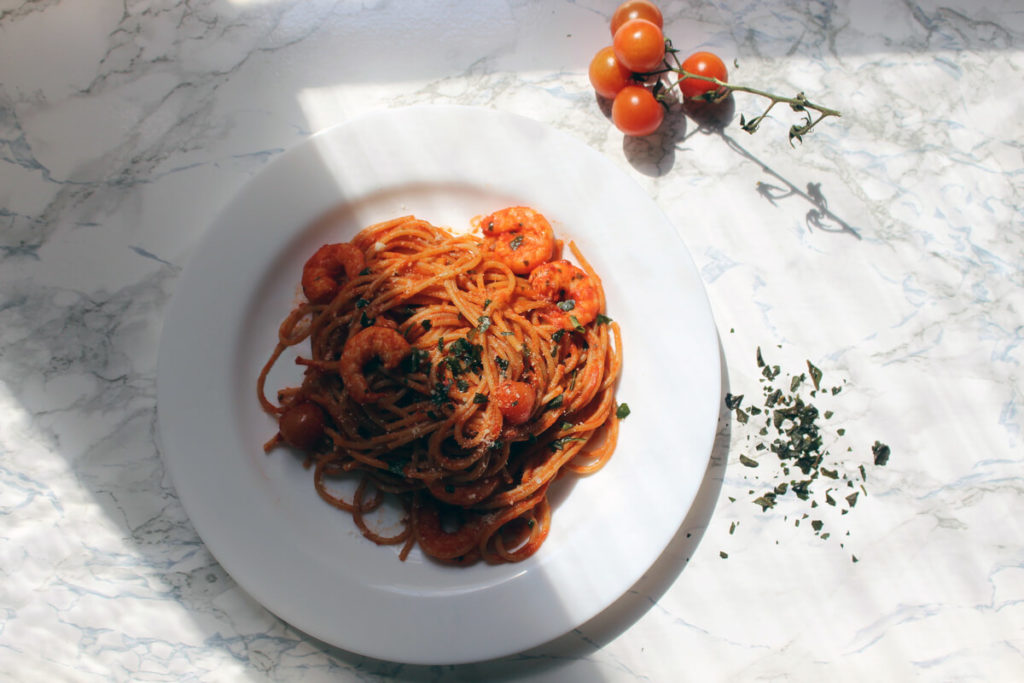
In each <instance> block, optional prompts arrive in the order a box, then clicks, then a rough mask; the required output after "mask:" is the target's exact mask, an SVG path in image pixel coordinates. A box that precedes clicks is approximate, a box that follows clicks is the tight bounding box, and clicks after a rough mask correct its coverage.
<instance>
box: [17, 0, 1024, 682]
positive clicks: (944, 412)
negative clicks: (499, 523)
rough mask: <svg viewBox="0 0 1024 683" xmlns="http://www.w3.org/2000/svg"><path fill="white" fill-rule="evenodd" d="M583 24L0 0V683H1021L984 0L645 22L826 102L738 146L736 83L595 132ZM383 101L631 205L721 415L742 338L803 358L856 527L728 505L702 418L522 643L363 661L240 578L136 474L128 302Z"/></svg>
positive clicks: (1016, 522) (726, 474)
mask: <svg viewBox="0 0 1024 683" xmlns="http://www.w3.org/2000/svg"><path fill="white" fill-rule="evenodd" d="M614 4H615V3H614V2H608V1H599V0H576V1H561V0H560V1H557V2H547V1H543V2H542V1H541V0H494V1H489V2H470V1H469V0H457V1H455V2H448V3H436V2H427V1H426V0H414V1H411V2H397V0H392V1H389V0H378V1H374V0H366V1H363V2H346V1H340V0H332V1H326V0H306V1H303V2H290V1H286V0H122V1H118V2H115V1H113V0H90V1H89V2H81V1H78V2H74V1H71V0H35V1H29V2H22V1H20V0H0V579H2V580H0V678H4V679H8V680H47V681H52V680H75V681H90V680H134V681H156V680H179V679H187V680H201V681H225V680H239V681H242V680H244V681H263V680H303V681H319V680H323V681H328V680H330V681H334V680H367V681H374V680H385V679H390V678H398V679H404V680H438V681H447V680H495V679H518V678H523V679H529V680H559V681H565V680H579V681H584V680H585V681H620V680H621V681H632V680H652V681H665V680H702V681H704V680H760V679H771V680H874V679H883V680H938V681H950V680H990V681H992V680H1007V681H1009V680H1020V678H1021V677H1022V676H1024V523H1022V522H1021V520H1022V519H1024V478H1022V473H1021V465H1022V461H1024V449H1022V437H1024V435H1022V425H1024V414H1022V411H1024V403H1022V400H1024V397H1022V390H1021V387H1022V381H1021V369H1020V368H1021V362H1022V361H1024V350H1022V344H1021V342H1022V339H1024V274H1022V269H1021V267H1022V263H1024V209H1022V207H1024V148H1022V140H1024V123H1022V120H1021V112H1022V111H1024V94H1022V93H1024V89H1022V87H1021V84H1022V78H1021V75H1022V72H1024V11H1022V7H1021V6H1020V3H1019V2H1014V1H1012V0H980V1H979V2H975V1H973V0H971V1H968V0H949V1H948V2H915V1H913V0H900V1H898V2H883V1H882V0H864V1H862V2H852V1H845V2H844V1H841V0H839V1H831V0H800V1H798V0H769V1H767V2H765V1H755V0H719V1H716V2H707V3H703V2H697V1H696V0H673V1H671V2H663V3H661V5H662V9H663V11H664V14H665V24H666V33H667V35H668V36H669V37H670V38H671V39H672V40H673V42H674V44H675V45H676V46H677V47H679V48H680V49H681V50H683V51H684V52H686V51H689V50H692V49H697V48H704V49H710V50H713V51H715V52H717V53H719V54H721V55H723V57H724V58H725V59H726V61H727V63H729V64H730V67H731V69H732V80H733V81H734V82H739V83H747V84H751V85H760V86H763V87H766V88H768V89H772V90H776V91H779V92H781V93H782V94H793V93H795V92H797V91H801V90H802V91H804V92H806V93H807V95H808V97H811V99H813V100H817V101H821V102H822V103H825V104H828V105H832V106H835V107H837V108H839V109H841V110H842V112H843V117H842V118H841V119H838V120H829V121H826V122H824V123H823V124H822V125H821V126H820V127H818V128H816V129H815V130H814V131H813V132H812V133H811V134H810V135H808V136H807V138H806V139H805V141H804V143H803V144H802V145H798V146H796V147H795V148H791V147H790V145H789V144H788V143H787V141H786V131H787V130H788V128H789V126H790V125H791V124H792V123H794V122H795V120H794V119H793V116H794V114H793V112H789V111H785V110H784V109H779V110H777V111H775V112H773V116H772V117H771V118H770V119H768V120H766V121H765V123H764V124H763V126H762V129H761V130H760V131H759V132H758V133H757V134H755V135H747V134H746V133H745V132H743V131H741V130H740V129H739V126H738V118H739V116H740V115H741V114H743V115H744V116H745V117H746V118H750V117H751V116H753V115H756V114H757V113H759V111H760V104H761V103H760V101H759V100H757V99H756V98H754V97H753V96H748V95H743V94H740V93H737V94H735V95H734V97H733V102H732V106H733V107H734V110H733V111H732V116H731V118H730V117H729V116H725V117H724V119H723V117H722V116H721V115H720V116H719V119H718V120H711V121H709V120H704V119H701V120H700V121H698V120H697V119H695V118H693V117H687V116H684V115H683V113H682V112H680V111H679V109H678V107H676V108H674V109H673V110H672V111H671V112H670V113H669V116H668V120H667V123H666V125H665V126H664V127H663V129H662V130H661V131H660V132H659V133H658V134H656V135H654V136H652V137H650V138H644V139H626V140H624V139H623V137H622V136H621V135H620V134H619V133H617V132H616V131H615V129H614V128H613V127H612V126H611V125H610V123H609V121H608V119H607V106H606V105H603V104H602V103H601V102H599V101H597V100H596V99H595V97H594V95H593V93H592V90H591V89H590V86H589V83H588V80H587V73H586V69H587V64H588V63H589V61H590V58H591V56H592V55H593V54H594V53H595V52H596V51H597V50H598V49H599V48H600V47H603V46H604V45H606V44H608V43H609V35H608V30H607V21H608V18H609V17H610V15H611V12H612V10H613V9H614ZM419 103H459V104H469V105H477V106H482V107H489V108H493V109H500V110H505V111H511V112H515V113H519V114H522V115H525V116H529V117H532V118H535V119H537V120H540V121H543V122H545V123H547V124H549V125H551V126H553V127H555V128H558V129H560V130H563V131H565V132H567V133H569V134H571V135H574V136H576V137H577V138H579V139H581V140H583V141H584V142H586V143H587V144H589V145H591V146H592V147H594V148H596V149H597V150H599V151H600V152H601V153H603V154H604V155H605V156H607V157H608V158H609V159H610V160H611V161H613V162H614V163H616V164H618V165H619V166H621V167H622V168H623V169H624V170H625V171H626V172H627V173H629V174H630V175H631V176H633V177H634V178H635V179H636V180H637V181H638V182H639V183H641V185H642V186H643V187H644V189H645V190H647V191H648V193H649V194H650V196H651V197H652V198H653V199H654V201H656V202H657V204H658V205H659V206H660V207H661V208H662V209H663V210H664V211H665V213H666V214H667V215H668V216H669V217H670V218H671V219H672V221H673V222H674V223H675V225H676V227H677V229H678V232H679V235H680V237H681V238H682V239H683V240H684V242H685V243H686V244H687V246H688V248H689V250H690V252H691V253H692V254H693V257H694V260H695V262H696V264H697V266H698V268H699V270H700V273H701V276H702V278H703V280H704V283H705V285H706V287H707V292H708V296H709V298H710V301H711V304H712V308H713V311H714V315H715V318H716V321H717V325H718V328H719V333H720V336H721V347H722V358H723V362H724V379H725V383H726V388H727V389H728V390H729V391H730V392H731V393H732V394H734V395H739V394H743V395H744V396H745V403H744V404H743V405H742V408H749V407H750V406H752V405H753V406H758V405H761V404H762V403H763V399H762V395H763V386H764V383H763V382H762V381H761V380H762V379H764V377H763V375H762V368H761V367H759V366H758V364H757V362H756V350H757V349H758V348H759V347H760V349H761V350H762V354H763V358H764V360H765V362H766V363H767V365H768V367H769V369H771V367H772V366H773V365H778V366H779V371H780V376H781V378H782V379H787V380H788V378H789V377H791V376H792V375H793V374H798V373H802V372H806V368H807V366H806V362H807V361H808V360H811V361H812V362H813V364H814V365H815V366H816V367H818V368H820V369H821V371H822V384H823V386H824V387H826V388H828V387H833V386H835V387H839V388H841V391H839V392H838V393H836V394H832V393H831V392H828V391H823V392H822V393H821V394H820V398H819V402H820V403H821V407H822V408H823V409H828V410H830V411H832V412H831V413H830V414H831V417H830V418H829V419H828V420H825V418H824V417H822V418H821V420H822V424H824V425H826V426H827V429H826V430H825V431H826V432H827V438H828V439H829V444H830V450H831V452H832V453H833V454H834V455H835V459H836V463H837V464H836V468H837V471H838V474H839V475H841V476H840V478H839V479H837V482H838V483H837V488H838V487H841V486H847V484H845V483H844V482H843V479H842V478H841V477H843V476H845V477H847V478H848V480H849V481H854V480H855V481H856V482H857V486H860V485H861V484H863V485H864V488H863V489H856V490H860V491H862V493H861V495H860V497H859V498H858V499H857V502H856V505H855V506H854V507H849V505H848V503H846V502H845V496H846V495H848V492H847V490H846V489H842V490H841V491H840V490H837V492H836V494H835V496H830V497H833V498H835V497H838V496H840V495H841V496H843V498H840V499H839V503H838V504H837V505H829V504H828V503H827V501H826V500H825V499H824V498H823V497H822V495H823V494H822V493H820V491H819V493H816V494H815V495H816V498H815V499H814V501H813V502H819V499H820V505H818V506H817V507H811V502H812V501H811V500H807V501H801V500H799V499H797V498H795V497H792V496H790V497H788V498H786V497H780V498H779V500H778V503H777V504H776V505H775V507H771V508H767V509H765V510H762V508H761V506H759V505H757V504H754V503H753V502H752V501H751V497H752V496H751V494H750V491H760V490H761V487H763V486H764V485H765V483H766V482H768V481H769V480H770V477H771V476H772V475H771V474H770V473H769V472H768V471H767V466H766V467H765V468H761V467H759V468H752V467H748V466H747V465H745V464H744V462H743V461H742V460H741V456H742V457H743V458H750V457H753V456H756V455H757V452H755V449H756V444H757V443H758V442H759V439H758V432H757V429H758V427H759V426H760V423H759V422H757V421H756V420H754V419H753V418H751V419H750V420H748V421H747V422H746V423H743V422H741V421H740V420H739V419H738V418H737V416H736V415H735V414H734V413H730V412H729V411H727V410H725V409H723V413H722V417H721V420H720V423H719V432H718V439H717V441H716V445H715V449H714V452H713V454H712V459H711V466H710V468H709V469H708V472H707V473H706V476H705V481H704V484H703V486H702V489H701V493H700V496H699V498H698V500H697V503H696V504H695V506H694V508H693V510H692V511H691V513H690V515H689V517H688V518H687V520H686V522H685V523H684V524H683V526H682V527H681V528H680V532H679V534H677V537H676V539H675V540H674V541H673V542H672V544H671V545H670V546H669V548H668V549H667V550H666V552H665V554H664V555H663V556H662V558H661V559H660V560H659V561H658V562H657V563H656V564H655V565H654V566H653V567H652V568H651V570H650V572H649V573H648V574H647V575H646V576H645V577H644V578H643V579H642V580H641V581H640V582H639V583H638V584H636V585H635V586H633V587H632V589H630V590H629V591H628V592H627V593H626V594H625V595H624V596H623V597H622V598H621V599H620V600H619V601H618V602H616V603H615V604H614V605H613V606H612V607H611V608H609V609H608V610H606V611H605V612H603V613H602V614H601V615H599V616H598V617H596V618H595V619H593V620H592V621H591V622H588V623H587V624H583V625H581V626H580V627H579V628H577V629H575V630H574V631H572V632H570V633H568V634H566V635H565V636H564V637H562V638H560V639H558V640H556V641H554V642H552V643H549V644H546V645H544V646H541V647H539V648H536V649H534V650H531V651H529V652H526V653H521V654H518V655H514V656H511V657H508V658H504V659H502V660H499V661H493V662H483V663H480V664H473V665H466V666H459V667H443V666H440V667H415V666H405V665H401V664H396V663H388V662H381V661H376V660H372V659H368V658H365V657H361V656H359V655H355V654H352V653H348V652H345V651H344V650H341V649H338V648H336V647H333V646H330V645H327V644H325V643H322V642H319V641H317V640H315V639H312V638H310V637H309V636H307V635H305V634H303V633H302V632H300V631H298V630H296V629H295V628H293V627H291V626H290V625H288V624H286V623H284V622H282V621H280V620H279V619H277V618H276V617H274V616H273V615H272V614H270V613H269V612H267V611H266V610H265V609H263V608H262V607H261V606H260V605H259V604H258V603H256V602H255V601H254V600H253V599H252V598H250V597H249V596H248V595H247V594H245V593H244V592H243V591H242V590H241V589H240V588H238V586H237V585H236V584H235V583H234V581H233V580H232V578H231V577H230V576H228V575H227V574H226V573H225V572H224V570H223V569H221V567H220V566H219V565H218V564H217V563H216V562H215V561H214V560H213V559H212V557H211V555H210V553H209V551H208V550H207V548H206V547H205V546H204V545H203V543H202V542H201V541H200V539H199V538H198V536H197V535H196V533H195V531H194V530H193V528H192V527H191V525H190V524H189V521H188V517H187V515H186V513H185V511H184V510H183V508H182V506H181V504H180V503H179V501H178V498H177V496H176V494H175V490H174V488H173V486H172V485H171V483H170V481H169V480H168V477H167V475H166V473H165V470H164V467H163V464H162V461H161V456H160V452H159V450H158V445H157V444H158V441H157V434H156V419H155V418H156V390H155V381H156V360H157V352H158V341H159V336H160V332H161V323H162V315H163V312H164V311H165V308H166V306H167V303H168V301H169V298H170V297H171V295H172V293H173V291H174V288H175V284H176V282H177V281H178V278H179V276H180V275H181V272H182V268H183V266H184V264H185V263H186V262H187V260H188V257H189V255H190V252H191V250H192V248H193V247H194V245H195V244H196V242H197V240H198V238H199V237H200V235H201V234H202V232H203V230H204V229H205V228H206V227H207V226H208V225H209V223H210V221H211V220H212V217H213V216H214V215H215V214H216V213H217V211H218V210H219V209H220V208H222V207H223V206H224V205H225V203H226V202H227V201H228V199H229V198H230V197H231V196H232V195H233V193H234V192H236V191H237V190H238V189H239V188H240V187H242V186H243V185H244V184H245V183H246V181H247V180H248V179H250V178H252V177H253V175H254V174H255V173H257V172H258V171H259V170H260V169H261V168H263V167H264V166H265V165H266V164H267V163H268V162H269V161H271V160H273V159H274V158H275V157H277V156H278V155H279V154H280V153H281V152H282V151H283V150H285V149H287V148H289V147H290V146H292V145H295V144H296V143H299V142H300V141H302V140H304V139H305V138H307V137H308V136H310V135H311V134H312V133H314V132H316V131H317V130H320V129H323V128H325V127H327V126H330V125H332V124H335V123H338V122H341V121H344V120H346V119H349V118H351V117H353V116H356V115H359V114H362V113H365V112H368V111H372V110H374V109H379V108H389V107H400V106H404V105H410V104H419ZM723 123H724V126H723V125H721V124H723ZM637 238H638V239H640V238H642V236H638V237H637ZM779 381H781V380H779ZM805 387H806V385H805ZM783 388H785V389H788V388H789V387H788V385H786V386H785V387H783ZM839 429H842V430H844V434H843V435H842V436H839V434H838V430H839ZM876 440H878V441H880V442H883V443H885V444H887V445H888V446H889V447H890V448H891V457H890V459H889V462H888V463H887V464H886V465H885V466H884V467H882V466H875V465H874V464H873V456H872V453H871V446H872V444H873V443H874V442H875V441H876ZM847 449H849V450H847ZM859 465H865V467H866V470H865V471H866V481H862V479H863V478H864V477H859V476H858V474H857V472H858V466H859ZM758 477H760V478H758ZM819 489H820V487H819ZM850 490H854V489H852V488H851V489H850ZM843 510H845V512H846V514H844V513H843ZM804 514H809V516H808V517H806V518H805V517H803V515H804ZM815 520H818V521H823V526H822V527H821V528H814V527H812V526H811V522H812V521H815ZM801 522H802V523H801ZM847 532H848V533H847ZM826 533H827V534H828V537H824V536H825V534H826ZM854 560H856V561H854Z"/></svg>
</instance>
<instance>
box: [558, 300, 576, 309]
mask: <svg viewBox="0 0 1024 683" xmlns="http://www.w3.org/2000/svg"><path fill="white" fill-rule="evenodd" d="M555 305H556V306H558V307H559V308H560V309H562V310H563V311H571V310H572V309H574V308H576V300H575V299H566V300H565V301H559V302H558V303H557V304H555Z"/></svg>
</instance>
